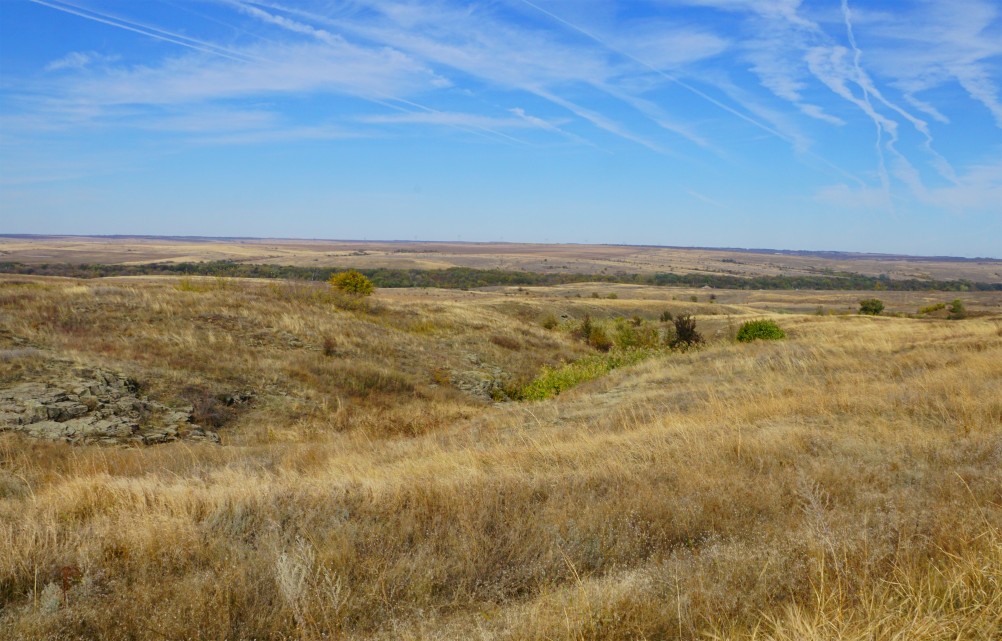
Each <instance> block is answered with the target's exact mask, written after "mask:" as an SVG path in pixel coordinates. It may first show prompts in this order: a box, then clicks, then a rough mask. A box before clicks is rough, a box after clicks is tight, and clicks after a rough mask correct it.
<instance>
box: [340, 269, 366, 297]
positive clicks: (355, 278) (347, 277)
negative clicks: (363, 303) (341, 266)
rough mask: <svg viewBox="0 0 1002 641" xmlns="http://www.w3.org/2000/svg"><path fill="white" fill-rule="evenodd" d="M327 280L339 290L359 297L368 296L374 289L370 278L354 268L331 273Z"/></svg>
mask: <svg viewBox="0 0 1002 641" xmlns="http://www.w3.org/2000/svg"><path fill="white" fill-rule="evenodd" d="M328 282H329V283H330V284H331V287H333V288H334V289H336V290H338V291H339V292H341V293H343V294H348V295H350V296H358V297H360V298H361V297H362V296H368V295H369V294H371V293H372V292H373V291H374V290H375V289H376V287H375V285H373V284H372V281H371V280H369V279H368V278H366V277H365V275H364V274H362V273H361V272H357V271H355V270H354V269H350V270H348V271H346V272H338V273H336V274H333V275H332V276H331V278H330V281H328Z"/></svg>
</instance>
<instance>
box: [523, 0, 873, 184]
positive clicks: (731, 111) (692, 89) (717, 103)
mask: <svg viewBox="0 0 1002 641" xmlns="http://www.w3.org/2000/svg"><path fill="white" fill-rule="evenodd" d="M521 1H522V3H523V4H525V5H527V6H529V7H532V8H533V9H535V10H536V11H539V12H540V13H542V14H544V15H546V16H549V17H550V18H551V19H553V20H556V21H557V22H559V23H560V24H562V25H564V26H565V27H567V28H568V29H571V30H573V31H576V32H578V33H580V34H582V35H584V36H586V37H587V38H590V39H591V40H594V41H595V42H597V43H598V44H600V45H602V46H603V47H605V48H606V49H608V50H609V51H612V52H614V53H617V54H619V55H621V56H623V57H624V58H627V59H629V60H632V61H633V62H635V63H637V64H638V65H641V66H642V67H646V68H647V69H650V70H651V71H652V72H654V73H656V74H658V75H659V76H661V77H662V78H664V79H666V80H670V81H671V82H674V83H675V84H677V85H678V86H680V87H682V88H683V89H685V90H687V91H690V92H692V93H693V94H695V95H697V96H699V97H700V98H702V99H703V100H706V101H707V102H709V103H710V104H712V105H714V106H715V107H717V108H719V109H722V110H724V111H726V112H727V113H729V114H731V115H733V116H735V117H737V118H740V119H741V120H744V121H745V122H747V123H749V124H751V125H753V126H755V127H757V128H759V129H761V130H762V131H764V132H766V133H768V134H771V135H773V136H775V137H776V138H779V139H780V140H783V141H785V142H787V143H789V144H790V145H793V146H796V141H795V140H793V139H792V138H790V137H789V136H787V135H785V134H783V133H782V132H780V131H777V130H776V129H773V128H772V127H770V126H768V125H766V124H764V123H762V122H759V121H758V120H755V119H754V118H752V117H751V116H748V115H747V114H744V113H741V112H740V111H738V110H737V109H735V108H733V107H731V106H730V105H727V104H725V103H723V102H721V101H719V100H717V99H716V98H714V97H713V96H711V95H709V94H707V93H706V92H705V91H701V90H700V89H699V88H697V87H694V86H693V85H691V84H689V83H687V82H685V81H684V80H681V79H679V78H678V77H677V76H675V75H673V74H670V73H668V72H667V71H664V70H663V69H659V68H658V67H655V66H654V65H652V64H650V63H648V62H646V61H644V60H641V59H640V58H637V57H636V56H634V55H632V54H629V53H627V52H625V51H623V50H621V49H619V48H617V47H615V46H613V45H612V44H610V43H608V42H606V41H605V40H603V39H601V38H599V37H598V36H596V35H595V34H593V33H591V32H590V31H588V30H586V29H583V28H581V27H579V26H577V25H576V24H574V23H572V22H569V21H567V20H564V19H563V18H561V17H560V16H558V15H556V14H554V13H551V12H550V11H547V10H546V9H543V8H542V7H540V6H539V5H536V4H533V3H532V2H530V1H529V0H521ZM803 153H804V154H806V155H807V156H810V157H811V158H814V159H815V160H817V161H819V162H821V163H823V164H824V165H826V166H827V167H828V168H829V169H832V170H834V171H835V172H837V173H838V174H840V175H842V176H844V177H846V178H849V179H850V180H852V181H854V182H856V183H857V184H859V185H865V183H864V181H862V180H861V179H859V178H858V177H857V176H854V175H852V174H850V173H849V172H847V171H845V170H844V169H842V168H841V167H839V166H838V165H835V164H834V163H832V162H831V161H829V160H828V159H826V158H824V157H822V156H819V155H818V154H816V153H814V152H811V151H804V152H803Z"/></svg>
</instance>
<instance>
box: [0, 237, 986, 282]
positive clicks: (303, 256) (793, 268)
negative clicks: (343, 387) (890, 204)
mask: <svg viewBox="0 0 1002 641" xmlns="http://www.w3.org/2000/svg"><path fill="white" fill-rule="evenodd" d="M203 260H236V261H243V262H249V263H271V264H276V265H296V266H300V267H309V266H317V267H354V268H358V269H365V268H376V267H390V268H400V269H411V268H413V269H443V268H447V267H472V268H478V269H502V270H526V271H533V272H541V273H548V272H556V273H563V272H570V273H583V274H600V273H607V274H615V273H618V272H627V273H654V272H666V271H671V272H679V273H685V272H705V273H711V274H729V275H735V276H803V275H818V274H825V273H829V272H842V271H844V272H854V273H858V274H865V275H868V276H879V275H881V274H886V275H888V276H889V277H891V278H897V279H905V278H909V279H910V278H916V279H935V280H957V279H967V280H971V281H974V282H983V283H999V282H1002V261H1000V260H987V259H986V260H980V261H949V260H942V259H923V258H915V257H880V256H872V255H852V256H850V255H843V256H840V257H838V258H828V257H820V256H801V255H789V254H781V253H759V252H746V251H737V250H722V249H685V248H667V247H637V246H629V245H559V244H517V243H448V242H408V241H401V242H377V241H373V242H368V241H325V240H281V239H254V240H221V239H205V240H183V239H167V238H126V239H109V238H97V237H83V236H71V237H59V236H53V237H45V238H16V237H2V236H0V261H13V262H22V263H29V264H39V263H66V262H69V263H126V264H127V263H148V262H158V261H164V262H186V261H188V262H191V261H203Z"/></svg>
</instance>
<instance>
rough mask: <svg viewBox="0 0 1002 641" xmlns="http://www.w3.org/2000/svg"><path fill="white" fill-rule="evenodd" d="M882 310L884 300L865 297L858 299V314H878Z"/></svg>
mask: <svg viewBox="0 0 1002 641" xmlns="http://www.w3.org/2000/svg"><path fill="white" fill-rule="evenodd" d="M882 311H884V302H883V301H882V300H880V299H879V298H867V299H866V300H861V301H859V313H860V314H868V315H870V316H880V312H882Z"/></svg>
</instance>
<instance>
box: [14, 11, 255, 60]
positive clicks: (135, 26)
mask: <svg viewBox="0 0 1002 641" xmlns="http://www.w3.org/2000/svg"><path fill="white" fill-rule="evenodd" d="M31 1H32V2H34V3H35V4H39V5H42V6H45V7H49V8H50V9H55V10H56V11H62V12H64V13H69V14H72V15H75V16H79V17H81V18H86V19H87V20H93V21H94V22H100V23H101V24H106V25H110V26H112V27H118V28H119V29H124V30H126V31H132V32H133V33H138V34H141V35H144V36H147V37H149V38H155V39H156V40H162V41H164V42H170V43H172V44H176V45H180V46H182V47H187V48H189V49H194V50H196V51H201V52H202V53H209V54H213V55H217V56H221V57H223V58H229V59H230V60H237V61H240V62H252V61H254V60H256V58H253V57H250V56H247V55H245V54H241V53H238V52H235V51H233V50H231V49H225V48H223V47H218V46H216V45H214V44H212V43H209V42H205V41H202V40H197V39H195V38H189V37H188V36H183V35H181V34H178V33H172V32H170V31H164V30H163V29H158V28H156V27H151V26H148V25H144V24H141V23H138V22H133V21H130V20H126V19H124V18H119V17H118V16H114V15H111V14H108V13H101V12H98V11H94V10H93V9H84V8H82V7H78V6H76V5H73V4H70V3H68V2H59V1H58V0H31Z"/></svg>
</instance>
